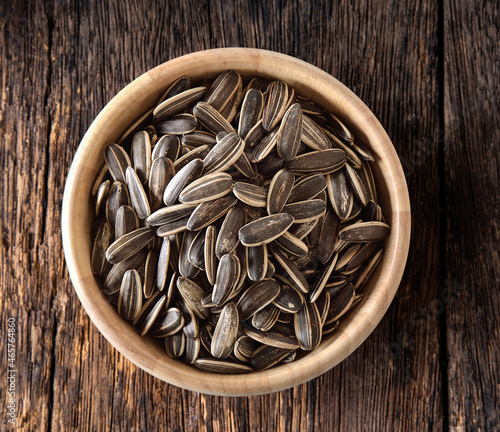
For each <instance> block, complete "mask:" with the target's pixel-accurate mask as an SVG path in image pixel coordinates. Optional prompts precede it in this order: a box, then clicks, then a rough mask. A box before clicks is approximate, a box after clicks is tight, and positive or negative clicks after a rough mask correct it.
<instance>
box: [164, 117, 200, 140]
mask: <svg viewBox="0 0 500 432" xmlns="http://www.w3.org/2000/svg"><path fill="white" fill-rule="evenodd" d="M196 126H198V121H197V119H196V117H195V116H194V115H191V114H187V113H183V114H176V115H174V116H173V117H170V118H168V119H167V120H164V121H162V122H159V123H155V127H156V130H157V131H158V132H160V133H162V134H172V135H183V134H188V133H190V132H193V131H194V130H195V129H196Z"/></svg>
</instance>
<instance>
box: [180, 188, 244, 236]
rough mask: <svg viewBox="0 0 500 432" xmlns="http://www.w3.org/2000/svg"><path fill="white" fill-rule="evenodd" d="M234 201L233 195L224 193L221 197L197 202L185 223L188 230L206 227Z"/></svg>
mask: <svg viewBox="0 0 500 432" xmlns="http://www.w3.org/2000/svg"><path fill="white" fill-rule="evenodd" d="M236 202H237V199H236V198H235V197H234V196H232V195H226V196H223V197H222V198H219V199H216V200H212V201H207V202H204V203H201V204H199V205H198V206H197V207H196V208H195V209H194V210H193V212H192V213H191V216H190V217H189V220H188V223H187V228H188V230H191V231H198V230H200V229H203V228H206V227H207V226H208V225H211V224H212V223H214V222H215V221H216V220H218V219H219V218H221V217H222V216H224V215H225V214H226V213H227V212H228V211H229V209H231V207H233V206H234V205H235V204H236ZM183 205H184V204H183Z"/></svg>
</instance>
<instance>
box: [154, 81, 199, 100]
mask: <svg viewBox="0 0 500 432" xmlns="http://www.w3.org/2000/svg"><path fill="white" fill-rule="evenodd" d="M190 87H191V80H190V79H189V78H188V77H187V76H181V77H180V78H177V79H176V80H175V81H174V82H173V83H172V84H170V86H169V87H168V88H167V90H165V93H164V94H163V95H162V97H161V98H160V100H159V101H158V104H160V103H162V102H163V101H164V100H166V99H170V98H171V97H174V96H175V95H178V94H179V93H182V92H183V91H186V90H188V89H189V88H190Z"/></svg>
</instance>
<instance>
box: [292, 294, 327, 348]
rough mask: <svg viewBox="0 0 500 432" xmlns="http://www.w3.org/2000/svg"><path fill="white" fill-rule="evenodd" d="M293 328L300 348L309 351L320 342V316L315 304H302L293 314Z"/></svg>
mask: <svg viewBox="0 0 500 432" xmlns="http://www.w3.org/2000/svg"><path fill="white" fill-rule="evenodd" d="M293 322H294V328H295V334H296V336H297V341H298V342H299V345H300V348H302V349H303V350H306V351H311V350H313V349H315V348H317V347H318V345H319V344H320V342H321V336H322V333H321V315H320V313H319V311H318V307H317V306H316V304H315V303H307V302H306V303H304V305H303V306H302V308H301V309H300V310H299V312H298V313H296V314H294V320H293Z"/></svg>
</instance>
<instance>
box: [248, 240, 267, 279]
mask: <svg viewBox="0 0 500 432" xmlns="http://www.w3.org/2000/svg"><path fill="white" fill-rule="evenodd" d="M245 249H246V269H247V274H248V277H249V279H250V280H252V281H254V282H259V281H261V280H263V279H264V278H265V277H266V273H267V269H268V263H269V260H268V255H267V247H266V245H260V246H254V247H247V248H245Z"/></svg>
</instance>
